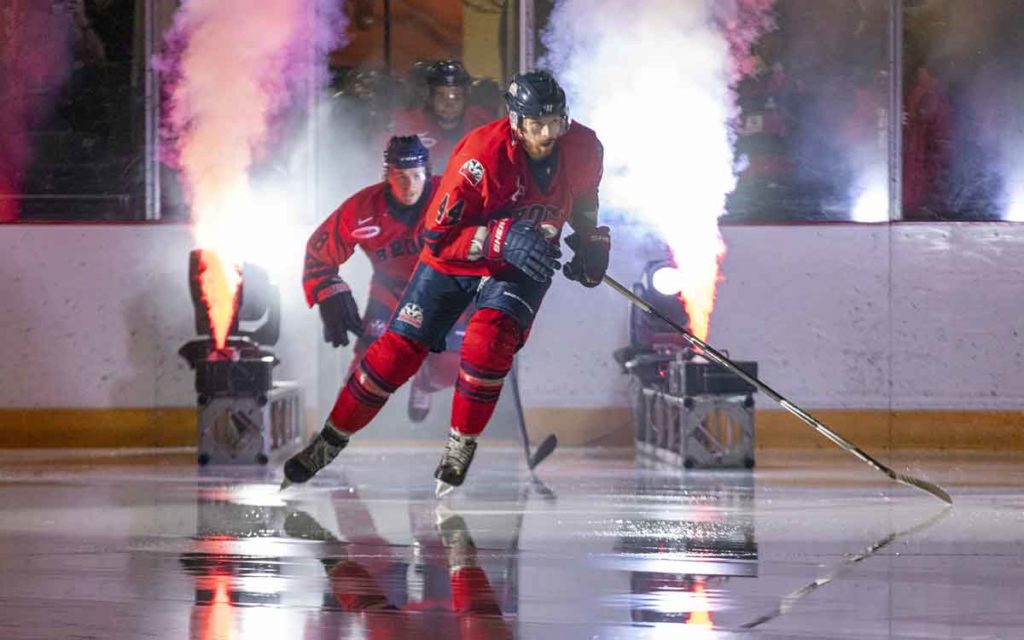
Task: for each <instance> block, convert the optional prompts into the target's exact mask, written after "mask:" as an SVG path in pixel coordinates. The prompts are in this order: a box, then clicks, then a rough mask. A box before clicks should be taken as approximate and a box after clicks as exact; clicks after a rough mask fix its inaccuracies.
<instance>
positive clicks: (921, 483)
mask: <svg viewBox="0 0 1024 640" xmlns="http://www.w3.org/2000/svg"><path fill="white" fill-rule="evenodd" d="M604 283H605V284H607V285H608V286H609V287H611V288H612V289H615V290H616V291H618V292H619V293H620V294H622V295H623V296H624V297H625V298H626V299H627V300H629V301H630V302H632V303H633V304H635V305H636V306H637V308H639V309H640V310H642V311H645V312H646V313H649V314H650V315H652V316H654V317H656V318H657V319H659V320H661V321H662V322H664V323H665V324H667V325H669V326H670V327H672V328H673V329H675V330H676V331H677V332H679V334H680V335H682V336H683V338H685V339H686V341H687V342H689V343H690V344H691V345H693V346H694V347H696V348H697V349H700V350H701V352H703V355H704V356H706V357H707V358H708V359H709V360H713V361H714V362H716V363H718V364H720V365H721V366H723V367H725V368H726V369H728V370H729V371H731V372H733V373H734V374H736V376H738V377H739V378H740V379H742V380H743V381H744V382H746V383H747V384H749V385H752V386H754V387H757V388H758V389H760V390H761V391H762V392H764V394H765V395H767V396H768V397H769V398H771V399H772V400H774V401H775V402H777V403H779V405H781V406H782V408H783V409H785V410H786V411H788V412H790V413H792V414H793V415H795V416H796V417H798V418H800V419H801V420H803V421H804V422H806V423H807V424H809V425H810V426H812V427H814V429H815V430H816V431H817V432H818V433H820V434H821V435H823V436H825V437H826V438H828V439H829V440H831V441H832V442H833V443H835V444H836V445H838V446H839V447H840V448H842V449H844V450H845V451H847V452H848V453H850V454H853V455H854V456H855V457H857V458H859V459H860V460H861V461H862V462H865V463H867V465H868V466H870V467H873V468H875V469H877V470H878V471H881V472H882V473H884V474H885V475H887V476H889V477H890V478H891V479H893V480H895V481H896V482H900V483H902V484H905V485H907V486H908V487H916V488H918V489H921V490H922V491H927V492H928V493H930V494H932V495H933V496H935V497H936V498H938V499H939V500H942V501H943V502H945V503H946V504H953V499H952V498H951V497H949V494H948V493H946V491H945V490H944V489H943V488H942V487H940V486H938V485H937V484H934V483H931V482H928V481H927V480H921V479H920V478H915V477H914V476H911V475H907V474H905V473H898V472H896V471H893V470H892V469H890V468H889V467H887V466H885V465H884V464H882V463H881V462H879V461H878V460H875V459H874V458H873V457H871V456H870V455H868V454H867V453H865V452H864V451H862V450H861V449H860V448H859V447H857V446H856V445H854V444H853V443H852V442H850V441H849V440H847V439H846V438H844V437H842V436H841V435H839V434H838V433H836V432H835V431H832V430H831V429H829V428H828V427H826V426H825V425H824V424H822V423H821V422H820V421H819V420H818V419H816V418H814V417H813V416H811V415H810V414H809V413H807V412H806V411H804V410H803V409H801V408H800V407H798V406H796V405H795V404H793V403H792V402H790V401H789V400H787V399H786V398H784V397H783V396H782V394H780V393H779V392H777V391H775V390H774V389H772V388H771V387H769V386H768V385H766V384H765V383H763V382H761V381H760V380H758V379H757V378H755V377H754V376H752V375H750V374H748V373H747V372H746V371H744V370H743V369H740V368H739V367H738V366H736V364H735V363H733V362H732V361H731V360H729V358H727V357H725V356H724V355H722V354H721V353H719V352H718V351H717V350H716V349H714V348H713V347H711V346H710V345H708V344H707V343H705V342H704V341H703V340H701V339H700V338H698V337H697V336H695V335H693V334H691V333H690V332H688V331H687V330H686V329H685V328H683V327H681V326H679V324H677V323H676V322H673V321H672V320H671V319H670V318H668V317H666V316H665V315H664V314H663V313H661V312H660V311H658V310H657V309H655V308H654V307H653V306H651V305H650V304H648V303H646V302H644V301H643V300H642V299H641V298H640V297H639V296H637V295H636V294H635V293H633V292H632V291H630V290H629V289H627V288H626V287H624V286H622V285H621V284H620V283H618V282H616V281H615V279H614V278H612V277H610V276H605V277H604Z"/></svg>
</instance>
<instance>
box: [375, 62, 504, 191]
mask: <svg viewBox="0 0 1024 640" xmlns="http://www.w3.org/2000/svg"><path fill="white" fill-rule="evenodd" d="M426 81H427V103H426V105H424V106H423V107H421V108H416V109H410V110H408V111H404V112H402V113H399V114H398V115H396V116H395V118H394V123H393V126H392V130H393V131H394V133H396V134H398V135H412V134H415V135H418V136H419V137H420V139H421V140H423V144H424V145H426V147H427V148H428V149H430V156H431V158H433V161H434V168H435V169H436V170H437V172H438V173H439V174H440V173H443V172H444V170H445V166H446V165H447V163H448V158H449V157H450V156H451V154H452V150H453V149H454V148H455V145H456V144H458V142H459V140H461V139H462V136H464V135H466V133H467V132H469V131H470V130H472V129H475V128H477V127H479V126H481V125H484V124H486V123H488V122H490V121H491V120H493V119H494V115H493V114H492V113H489V112H488V111H487V110H485V109H483V108H481V107H479V106H477V105H472V104H468V102H467V92H468V90H469V84H470V78H469V73H467V72H466V68H465V67H463V66H462V63H461V62H459V61H458V60H442V61H440V62H435V63H434V64H432V65H430V67H428V68H427V70H426Z"/></svg>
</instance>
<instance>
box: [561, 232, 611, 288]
mask: <svg viewBox="0 0 1024 640" xmlns="http://www.w3.org/2000/svg"><path fill="white" fill-rule="evenodd" d="M565 243H566V244H567V245H569V248H570V249H572V250H573V256H572V260H570V261H569V262H567V263H565V266H563V267H562V273H563V274H565V277H566V278H569V279H570V280H575V281H576V282H579V283H580V284H582V285H583V286H584V287H588V288H589V287H596V286H597V285H599V284H601V280H602V279H603V278H604V274H605V272H606V271H608V253H609V252H610V251H611V249H612V237H611V230H610V229H609V228H608V227H597V228H595V229H593V230H591V231H577V232H576V233H574V234H572V235H571V236H569V237H568V238H566V239H565Z"/></svg>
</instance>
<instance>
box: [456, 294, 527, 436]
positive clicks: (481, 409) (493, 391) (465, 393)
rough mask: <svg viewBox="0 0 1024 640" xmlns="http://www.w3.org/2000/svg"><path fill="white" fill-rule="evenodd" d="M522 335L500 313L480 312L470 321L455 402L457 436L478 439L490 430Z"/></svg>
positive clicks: (504, 315)
mask: <svg viewBox="0 0 1024 640" xmlns="http://www.w3.org/2000/svg"><path fill="white" fill-rule="evenodd" d="M521 335H522V333H521V331H520V330H519V324H518V323H517V322H516V321H515V319H514V318H512V317H511V316H509V315H508V314H505V313H503V312H501V311H498V310H496V309H480V310H479V311H477V312H476V313H474V314H473V317H472V318H470V320H469V325H468V326H467V327H466V337H465V339H464V341H463V343H462V363H461V365H460V367H459V379H458V381H457V382H456V383H455V398H454V400H453V401H452V429H454V430H455V431H456V432H458V433H460V434H462V435H466V436H477V435H480V433H481V432H482V431H483V430H484V427H485V426H487V422H488V421H489V420H490V419H491V415H492V414H493V413H494V407H495V406H496V405H497V403H498V397H499V396H500V395H501V386H502V384H503V383H504V381H505V376H506V375H507V374H508V372H509V369H511V368H512V358H513V356H515V353H516V351H518V350H519V347H520V344H521V340H520V338H521Z"/></svg>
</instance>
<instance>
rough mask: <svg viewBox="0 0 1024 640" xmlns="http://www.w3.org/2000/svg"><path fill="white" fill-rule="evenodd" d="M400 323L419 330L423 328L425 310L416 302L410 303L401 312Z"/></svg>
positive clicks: (399, 315)
mask: <svg viewBox="0 0 1024 640" xmlns="http://www.w3.org/2000/svg"><path fill="white" fill-rule="evenodd" d="M398 321H399V322H404V323H405V324H410V325H412V326H414V327H416V328H417V329H419V328H420V327H422V326H423V309H422V308H421V307H420V305H418V304H416V303H415V302H408V303H406V305H405V306H404V307H402V311H401V312H399V314H398Z"/></svg>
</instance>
